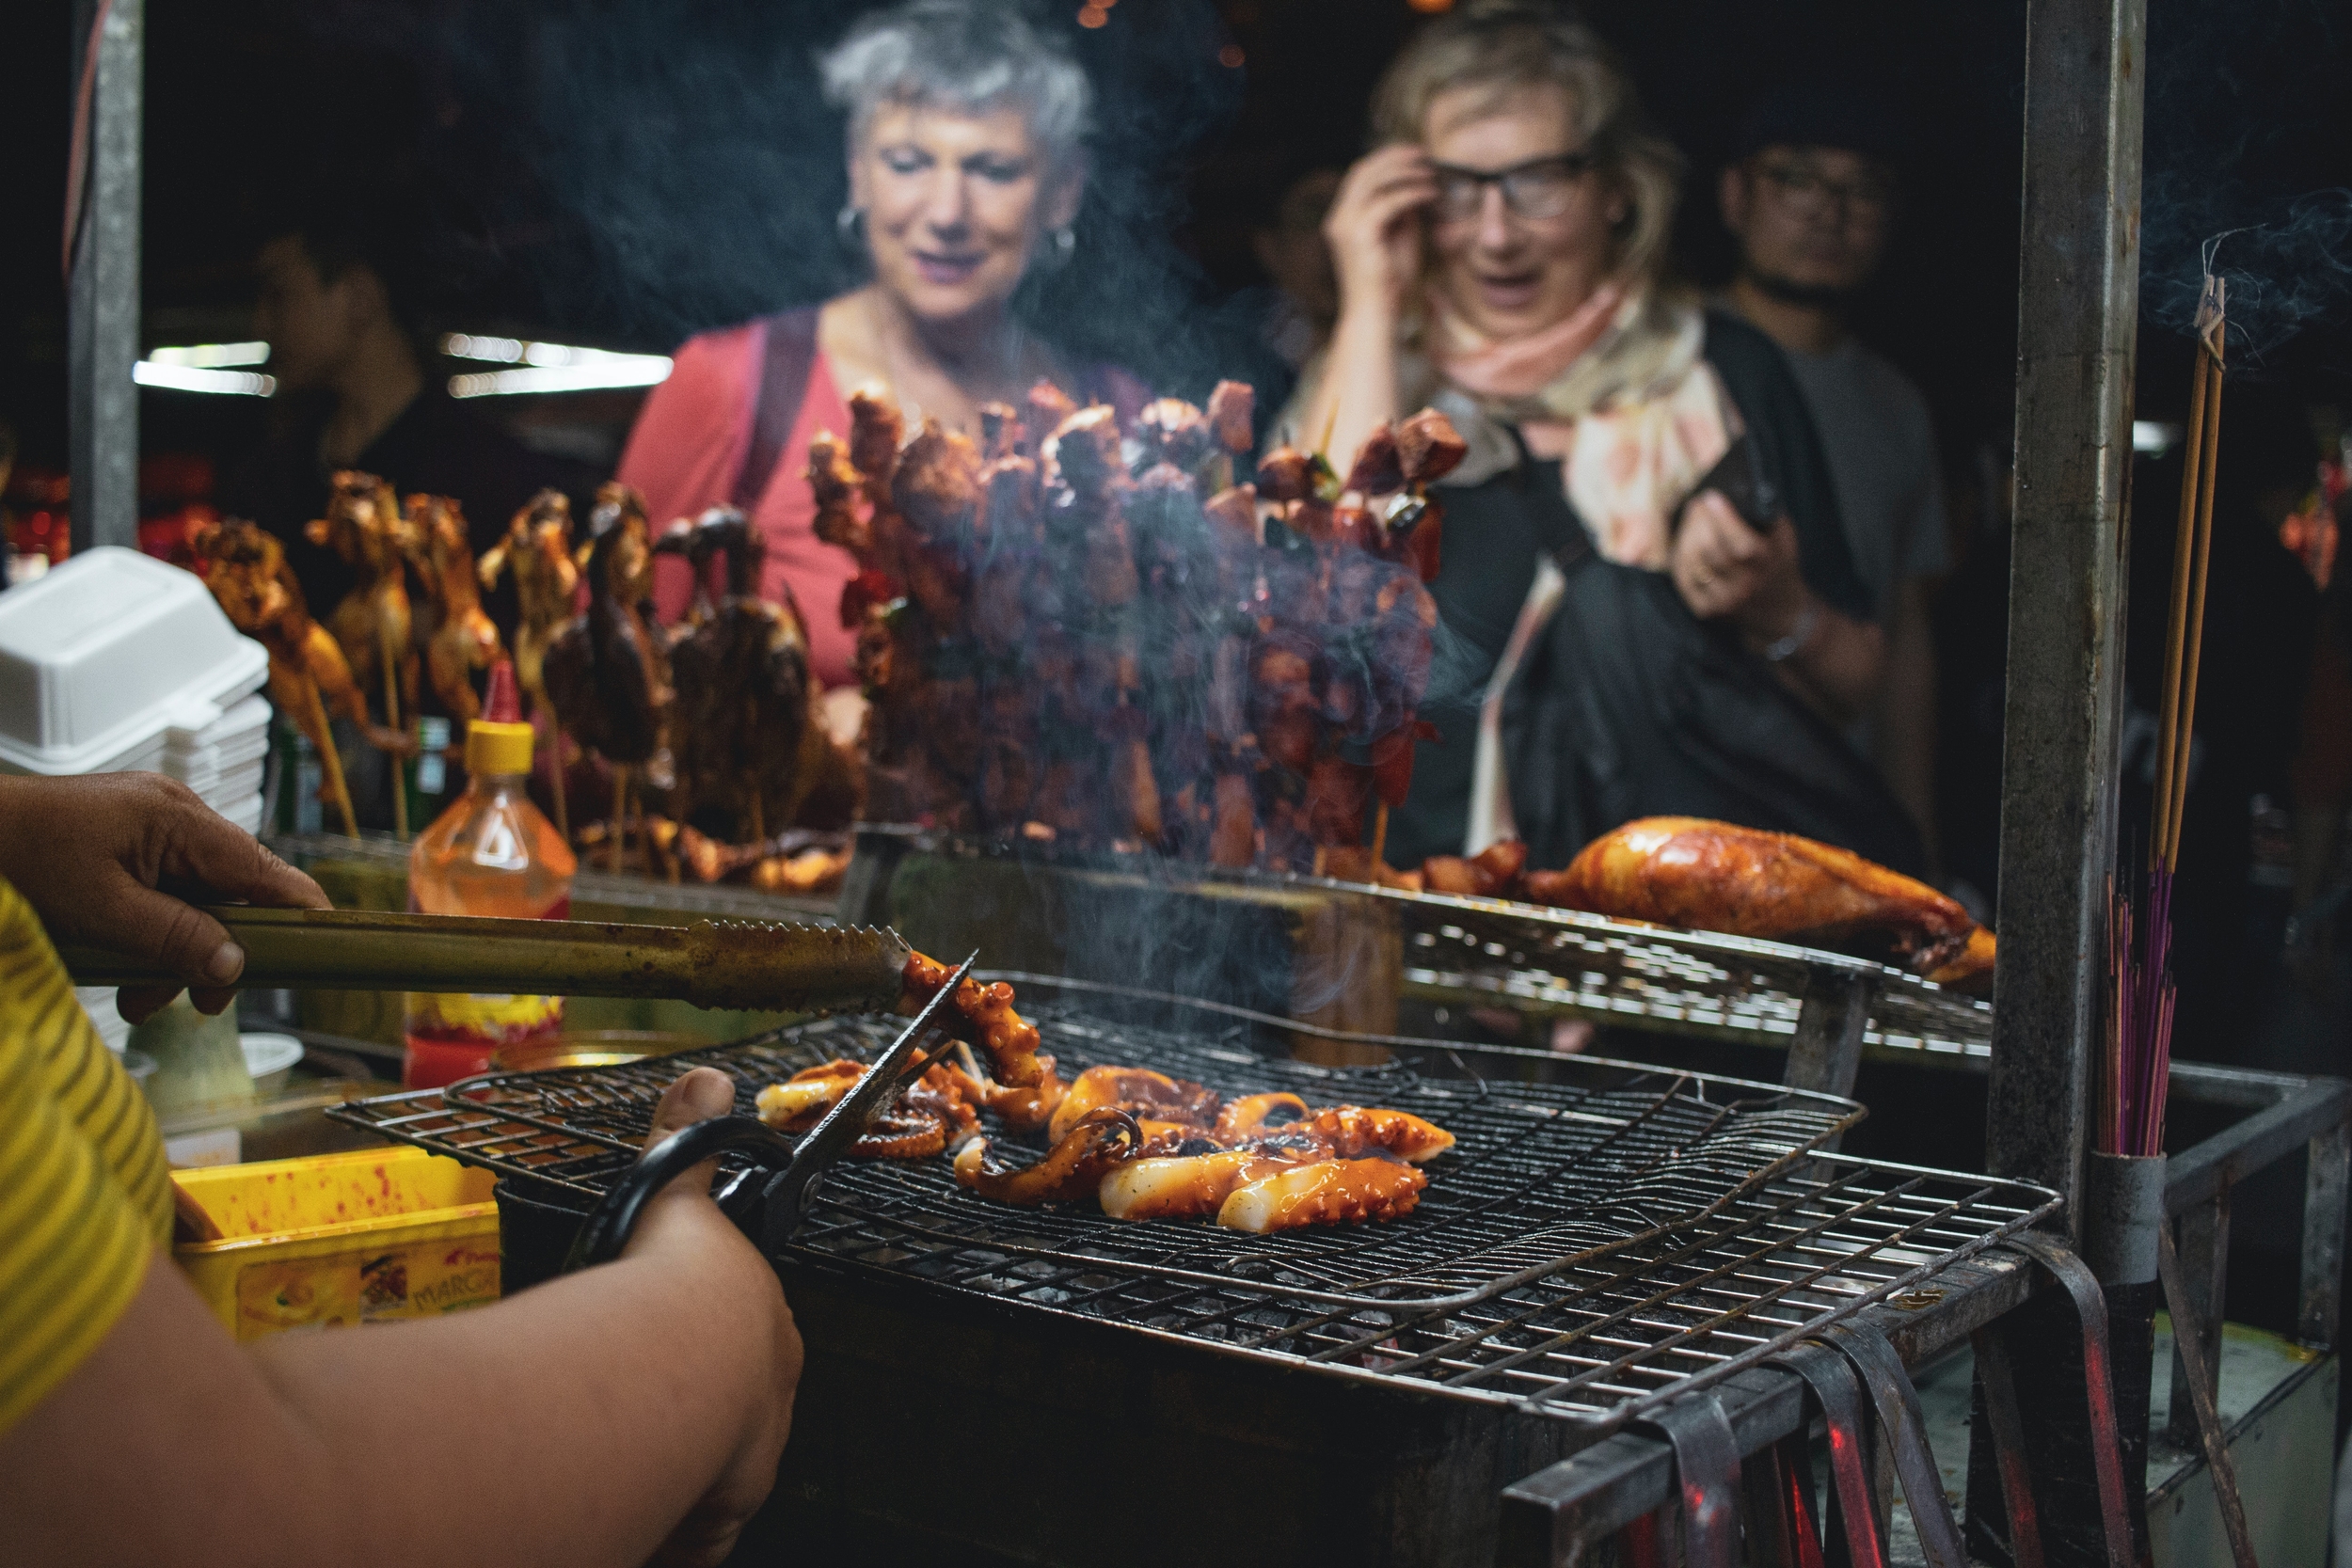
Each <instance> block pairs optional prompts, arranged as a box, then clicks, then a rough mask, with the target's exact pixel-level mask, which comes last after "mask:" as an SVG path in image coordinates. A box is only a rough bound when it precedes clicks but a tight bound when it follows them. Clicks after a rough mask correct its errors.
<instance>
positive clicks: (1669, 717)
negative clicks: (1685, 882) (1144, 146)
mask: <svg viewBox="0 0 2352 1568" xmlns="http://www.w3.org/2000/svg"><path fill="white" fill-rule="evenodd" d="M1373 140H1374V142H1375V150H1374V151H1373V152H1372V153H1370V154H1369V155H1368V156H1366V157H1365V158H1363V159H1362V160H1361V161H1360V162H1359V163H1358V164H1357V165H1356V166H1354V167H1353V168H1352V169H1350V170H1349V171H1348V174H1347V177H1346V179H1345V181H1344V182H1343V184H1342V186H1341V189H1340V194H1339V197H1338V198H1337V200H1336V201H1335V202H1334V204H1333V207H1332V211H1331V214H1330V216H1329V218H1328V219H1327V222H1326V225H1325V234H1326V236H1327V238H1328V239H1329V241H1330V244H1331V249H1332V253H1333V257H1334V261H1335V262H1336V266H1337V270H1338V273H1339V278H1340V293H1341V309H1340V318H1339V322H1338V325H1337V326H1336V328H1335V330H1334V332H1333V335H1332V339H1331V342H1330V346H1329V348H1328V349H1327V351H1326V352H1325V354H1324V355H1323V356H1321V358H1320V359H1318V360H1317V361H1315V362H1313V363H1311V364H1310V365H1309V366H1308V368H1307V371H1306V373H1305V376H1304V378H1303V380H1302V383H1301V385H1300V388H1299V389H1298V392H1297V394H1296V396H1295V398H1294V400H1293V402H1292V404H1291V406H1290V409H1289V410H1288V411H1287V414H1286V419H1287V423H1288V428H1289V431H1290V434H1291V436H1292V437H1293V438H1294V439H1295V440H1297V441H1299V442H1300V443H1301V444H1308V445H1312V446H1315V447H1316V448H1318V449H1320V450H1322V451H1325V452H1327V453H1329V454H1333V455H1335V456H1336V455H1339V454H1344V453H1347V452H1352V451H1355V450H1356V447H1357V445H1358V444H1359V442H1360V441H1361V440H1362V439H1363V438H1364V436H1366V435H1367V434H1368V433H1369V432H1371V431H1372V430H1373V429H1375V428H1376V427H1377V426H1378V425H1379V424H1380V423H1381V421H1383V420H1391V419H1394V418H1396V417H1398V416H1399V415H1400V414H1403V413H1406V412H1409V411H1410V410H1412V409H1414V408H1416V407H1419V406H1421V405H1422V404H1425V403H1428V404H1436V405H1437V406H1438V407H1440V408H1442V409H1444V410H1445V411H1446V412H1447V413H1448V415H1449V416H1450V417H1451V418H1453V419H1454V422H1455V424H1456V425H1457V427H1459V428H1460V429H1461V430H1462V432H1463V433H1464V435H1465V436H1466V437H1467V438H1468V439H1469V440H1470V449H1471V455H1470V461H1469V462H1467V463H1466V464H1465V465H1464V466H1463V467H1462V468H1461V469H1459V470H1457V472H1456V473H1455V474H1454V476H1453V477H1452V479H1450V480H1449V482H1448V486H1449V487H1448V488H1447V490H1446V491H1445V496H1444V499H1445V505H1446V510H1447V521H1446V530H1445V535H1444V551H1443V570H1442V571H1441V572H1440V574H1439V576H1438V579H1437V581H1436V582H1435V583H1434V584H1433V585H1432V589H1433V592H1434V593H1435V594H1436V595H1437V597H1438V603H1439V607H1440V610H1441V613H1442V615H1443V618H1444V622H1445V626H1446V628H1447V630H1448V632H1449V634H1450V636H1449V637H1448V639H1447V642H1448V644H1449V646H1450V648H1451V649H1452V651H1453V654H1454V656H1455V657H1449V659H1447V660H1446V661H1445V665H1441V670H1442V669H1443V668H1445V666H1447V665H1450V666H1452V667H1453V668H1454V680H1453V682H1452V683H1451V684H1452V685H1453V686H1454V688H1455V689H1454V691H1453V693H1452V695H1451V699H1450V700H1447V699H1446V694H1445V693H1443V692H1440V693H1439V699H1440V700H1438V701H1436V702H1434V703H1433V704H1432V705H1431V709H1432V711H1430V712H1429V713H1428V717H1430V718H1432V719H1433V720H1434V721H1435V722H1436V723H1437V725H1438V729H1439V732H1440V736H1439V741H1438V744H1437V745H1436V746H1434V747H1430V748H1427V749H1425V750H1424V752H1423V754H1422V759H1421V762H1420V763H1419V765H1418V766H1417V768H1416V771H1415V778H1414V787H1413V795H1412V798H1411V799H1410V800H1408V801H1407V802H1406V806H1405V808H1404V809H1403V810H1402V811H1401V812H1399V813H1398V814H1397V815H1396V816H1395V817H1393V818H1392V819H1391V830H1390V832H1391V838H1390V842H1391V844H1392V845H1394V846H1395V847H1396V859H1397V860H1398V862H1399V863H1406V864H1409V863H1412V860H1413V859H1414V858H1416V857H1418V856H1420V855H1422V854H1429V853H1458V852H1462V851H1463V850H1464V849H1465V848H1467V849H1469V850H1471V851H1475V850H1476V849H1478V848H1480V847H1483V845H1485V844H1486V843H1488V842H1491V841H1492V840H1494V839H1495V838H1498V837H1502V836H1507V835H1509V834H1512V833H1514V832H1516V833H1518V835H1520V836H1523V837H1525V838H1526V839H1527V840H1528V841H1529V844H1530V846H1531V848H1532V850H1533V852H1534V863H1536V864H1538V865H1556V864H1560V863H1563V862H1564V861H1565V859H1566V857H1567V856H1569V855H1572V854H1573V853H1574V851H1575V850H1576V848H1577V847H1580V846H1581V844H1582V843H1583V842H1585V840H1587V839H1588V838H1590V837H1592V836H1594V835H1596V834H1597V833H1599V832H1605V831H1606V830H1608V829H1609V828H1611V827H1613V826H1615V825H1616V824H1617V823H1618V822H1621V821H1624V820H1626V819H1627V818H1629V817H1631V816H1645V815H1651V814H1656V813H1667V812H1677V813H1680V812H1687V813H1690V814H1692V815H1702V816H1718V817H1724V818H1726V819H1729V820H1735V821H1742V822H1746V823H1749V824H1751V825H1754V826H1759V827H1768V828H1778V829H1784V830H1787V831H1791V832H1805V833H1809V834H1811V835H1813V836H1816V837H1820V838H1825V839H1828V840H1831V841H1833V842H1836V843H1841V844H1845V845H1848V846H1850V847H1853V848H1856V849H1857V850H1860V851H1861V852H1863V853H1866V854H1871V855H1873V856H1874V857H1875V858H1879V859H1883V860H1887V861H1891V862H1894V863H1906V862H1909V863H1916V861H1917V858H1918V853H1917V845H1916V834H1915V832H1913V831H1911V830H1910V829H1909V828H1908V827H1907V825H1906V824H1905V823H1904V821H1903V819H1902V816H1901V813H1900V809H1899V807H1896V806H1895V805H1894V804H1893V802H1892V800H1891V799H1889V798H1887V797H1886V796H1885V791H1884V790H1883V786H1880V785H1878V784H1877V783H1876V781H1875V777H1874V776H1873V775H1872V774H1871V773H1870V771H1869V769H1868V767H1867V763H1864V762H1863V761H1862V760H1861V758H1860V757H1859V756H1858V754H1856V753H1854V752H1852V751H1851V747H1849V746H1847V745H1846V744H1845V742H1844V741H1843V740H1842V738H1841V737H1840V736H1838V735H1837V733H1836V727H1835V726H1836V724H1838V723H1842V722H1843V721H1847V720H1849V719H1851V716H1852V715H1854V714H1855V713H1857V712H1859V711H1860V710H1861V709H1862V708H1863V706H1864V705H1866V704H1867V701H1868V700H1869V698H1870V696H1871V695H1872V693H1873V691H1874V689H1875V687H1876V684H1877V681H1878V678H1879V672H1880V667H1881V665H1882V663H1883V655H1884V643H1883V638H1882V636H1881V635H1880V633H1879V630H1878V628H1877V627H1876V626H1872V625H1870V624H1869V623H1868V621H1867V619H1866V610H1865V605H1864V596H1863V593H1862V590H1861V587H1860V584H1859V583H1858V581H1857V580H1856V578H1855V575H1854V571H1853V566H1852V562H1851V559H1850V558H1849V556H1848V555H1847V551H1846V546H1845V542H1844V539H1843V537H1842V534H1841V532H1840V531H1839V528H1838V523H1837V515H1836V506H1835V503H1834V501H1833V500H1832V499H1831V494H1830V487H1829V480H1828V476H1827V471H1826V469H1825V467H1824V466H1823V462H1822V458H1821V454H1820V449H1819V446H1818V443H1817V441H1816V438H1815V436H1814V433H1813V428H1812V425H1811V422H1810V420H1808V418H1807V417H1806V415H1805V412H1804V405H1803V404H1802V402H1801V401H1800V398H1799V394H1798V391H1797V388H1796V387H1795V385H1794V383H1793V382H1792V381H1791V380H1790V378H1789V375H1788V371H1787V369H1786V366H1785V365H1784V364H1783V362H1782V361H1781V359H1780V357H1779V356H1778V352H1777V351H1776V350H1775V349H1774V348H1773V347H1772V344H1771V342H1770V341H1769V340H1767V339H1765V338H1764V337H1762V336H1761V335H1760V334H1758V333H1757V332H1756V331H1755V330H1754V329H1753V328H1750V327H1747V326H1745V325H1742V324H1740V323H1739V322H1737V321H1734V320H1732V319H1730V318H1728V317H1725V316H1721V315H1716V314H1712V313H1710V312H1708V311H1706V310H1705V309H1702V307H1701V306H1700V304H1699V303H1698V301H1697V300H1696V299H1695V297H1693V296H1692V295H1691V294H1690V293H1687V292H1686V291H1684V290H1682V289H1679V288H1677V287H1676V286H1675V285H1673V284H1672V283H1671V282H1670V280H1669V279H1668V277H1667V275H1666V273H1667V269H1666V252H1667V245H1668V240H1669V235H1670V232H1671V230H1672V226H1673V221H1674V209H1675V203H1676V200H1677V195H1678V192H1679V187H1680V180H1681V172H1682V160H1681V157H1680V155H1679V154H1678V153H1677V151H1676V150H1675V149H1674V147H1673V146H1672V145H1671V144H1670V143H1668V142H1667V141H1666V140H1664V139H1663V138H1662V137H1661V135H1658V134H1657V133H1656V132H1655V131H1653V130H1652V129H1650V128H1649V126H1648V123H1647V121H1646V120H1645V117H1644V115H1643V112H1642V108H1641V104H1640V103H1639V101H1638V99H1637V98H1636V96H1635V94H1634V91H1633V88H1632V87H1631V86H1630V84H1629V82H1628V81H1627V80H1626V78H1625V75H1624V73H1623V71H1621V69H1620V68H1619V67H1618V65H1617V64H1616V62H1615V60H1614V58H1613V56H1612V55H1611V54H1610V52H1609V51H1608V50H1607V48H1606V47H1605V46H1604V45H1603V44H1602V43H1601V42H1600V41H1599V40H1598V39H1597V38H1596V37H1595V36H1594V35H1593V34H1592V32H1591V31H1590V30H1589V29H1587V28H1586V27H1585V26H1583V25H1582V24H1581V23H1578V22H1576V21H1574V20H1573V19H1572V18H1570V17H1569V16H1568V15H1566V14H1565V12H1563V11H1560V10H1558V9H1555V8H1551V7H1549V6H1546V5H1542V4H1537V3H1533V0H1470V3H1468V4H1466V5H1464V6H1462V7H1461V8H1458V9H1457V10H1455V11H1453V12H1451V13H1449V14H1448V15H1446V16H1443V17H1441V18H1439V19H1438V20H1437V21H1435V22H1433V23H1432V24H1429V25H1428V26H1427V27H1426V28H1424V29H1423V30H1422V32H1421V33H1420V34H1418V35H1417V36H1416V37H1415V38H1414V40H1412V41H1411V42H1410V43H1409V44H1408V45H1407V46H1406V49H1405V51H1404V53H1403V54H1402V55H1399V57H1398V58H1397V60H1396V61H1395V62H1394V63H1393V64H1392V65H1391V67H1390V69H1389V71H1388V72H1387V74H1386V75H1385V76H1384V78H1383V79H1382V81H1381V84H1380V86H1379V88H1378V91H1377V93H1376V95H1375V103H1374V111H1373ZM1727 455H1728V461H1727V462H1726V458H1727ZM1750 480H1753V481H1756V483H1747V481H1750ZM1743 511H1744V513H1745V515H1743ZM1445 684H1447V683H1446V682H1445V681H1444V680H1443V678H1442V677H1441V679H1440V685H1441V686H1442V685H1445Z"/></svg>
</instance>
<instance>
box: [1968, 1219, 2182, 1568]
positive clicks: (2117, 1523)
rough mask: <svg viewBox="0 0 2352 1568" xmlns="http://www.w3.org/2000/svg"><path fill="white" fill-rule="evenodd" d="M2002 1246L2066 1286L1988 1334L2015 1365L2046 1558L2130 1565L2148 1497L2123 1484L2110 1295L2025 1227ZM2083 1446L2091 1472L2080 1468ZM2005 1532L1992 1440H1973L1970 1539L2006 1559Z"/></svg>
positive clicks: (2084, 1567) (2061, 1249)
mask: <svg viewBox="0 0 2352 1568" xmlns="http://www.w3.org/2000/svg"><path fill="white" fill-rule="evenodd" d="M2002 1244H2003V1245H2004V1246H2009V1247H2013V1248H2015V1249H2016V1250H2018V1251H2019V1252H2022V1253H2025V1254H2026V1256H2028V1257H2030V1258H2032V1259H2034V1261H2035V1262H2037V1263H2039V1264H2041V1265H2042V1267H2043V1268H2044V1269H2045V1270H2047V1271H2048V1272H2049V1273H2050V1274H2051V1275H2054V1276H2055V1277H2056V1278H2057V1280H2058V1284H2059V1286H2060V1287H2061V1288H2062V1291H2063V1295H2062V1297H2061V1296H2053V1295H2049V1294H2038V1295H2036V1296H2035V1297H2034V1298H2033V1299H2032V1300H2030V1301H2028V1302H2026V1304H2025V1306H2023V1307H2019V1308H2018V1309H2017V1310H2016V1311H2014V1312H2012V1313H2010V1315H2009V1316H2008V1317H2006V1318H2004V1319H2002V1320H2001V1321H2000V1322H1999V1323H1995V1324H1994V1325H1993V1326H1992V1327H1991V1328H1989V1329H1987V1330H1986V1331H1985V1332H1986V1333H1988V1334H1993V1335H1998V1336H1999V1337H2000V1338H2001V1348H2002V1350H2003V1351H2004V1353H2005V1354H2006V1359H2007V1361H2008V1364H2009V1366H2010V1369H2011V1374H2012V1375H2011V1386H2012V1388H2013V1389H2014V1391H2015V1393H2016V1395H2017V1408H2018V1414H2019V1418H2020V1422H2019V1424H2020V1426H2021V1428H2022V1430H2023V1432H2024V1433H2025V1436H2026V1457H2027V1468H2028V1469H2029V1471H2030V1472H2031V1474H2032V1475H2033V1476H2034V1477H2035V1478H2036V1480H2037V1481H2039V1482H2040V1490H2039V1492H2038V1495H2037V1497H2036V1506H2035V1516H2036V1520H2037V1522H2038V1523H2039V1525H2040V1526H2041V1545H2042V1557H2043V1560H2044V1561H2045V1562H2047V1563H2048V1564H2049V1565H2050V1568H2132V1565H2133V1561H2134V1551H2133V1537H2132V1528H2131V1510H2132V1509H2134V1508H2136V1507H2137V1508H2140V1509H2142V1510H2143V1511H2144V1509H2145V1507H2146V1502H2145V1498H2144V1497H2141V1498H2133V1497H2129V1496H2128V1489H2127V1487H2126V1485H2125V1482H2124V1474H2123V1456H2122V1447H2121V1444H2120V1442H2119V1440H2118V1433H2117V1423H2116V1407H2115V1384H2114V1379H2113V1376H2112V1371H2111V1369H2110V1366H2109V1362H2108V1354H2107V1351H2108V1347H2107V1312H2106V1297H2105V1295H2104V1294H2103V1293H2102V1292H2101V1291H2100V1289H2099V1282H2098V1281H2097V1280H2096V1279H2094V1278H2093V1277H2091V1274H2090V1269H2089V1268H2087V1267H2085V1266H2084V1264H2083V1262H2082V1261H2081V1259H2077V1258H2076V1257H2075V1256H2074V1254H2073V1253H2072V1252H2070V1251H2068V1250H2067V1249H2066V1247H2065V1246H2063V1245H2062V1244H2060V1243H2058V1241H2057V1240H2056V1239H2055V1238H2053V1237H2050V1236H2046V1235H2044V1234H2042V1232H2040V1231H2026V1232H2024V1233H2022V1234H2019V1235H2016V1236H2012V1237H2010V1239H2009V1240H2008V1241H2006V1242H2004V1243H2002ZM2070 1330H2071V1331H2072V1332H2071V1333H2070V1332H2069V1331H2070ZM2077 1388H2079V1389H2081V1390H2082V1394H2081V1396H2080V1397H2077V1396H2076V1395H2075V1393H2074V1390H2075V1389H2077ZM1991 1424H1992V1423H1991V1419H1990V1418H1989V1416H1988V1414H1987V1412H1986V1409H1985V1403H1984V1389H1983V1386H1982V1378H1981V1374H1979V1386H1978V1388H1977V1396H1976V1408H1975V1410H1974V1411H1973V1412H1972V1416H1971V1429H1972V1431H1974V1432H1978V1433H1989V1432H1990V1428H1991ZM2085 1449H2089V1450H2090V1462H2091V1470H2092V1475H2091V1476H2090V1477H2089V1478H2086V1477H2085V1476H2084V1475H2083V1473H2082V1455H2083V1451H2084V1450H2085ZM2086 1480H2088V1481H2090V1485H2088V1486H2086V1485H2085V1484H2084V1483H2085V1481H2086ZM2009 1533H2010V1531H2009V1527H2008V1523H2007V1515H2006V1513H2005V1511H2004V1504H2003V1499H2002V1496H2001V1487H2000V1478H1999V1467H1998V1462H1997V1460H1996V1458H1995V1456H1994V1445H1993V1444H1991V1443H1979V1442H1972V1443H1971V1444H1970V1448H1969V1455H1968V1536H1969V1541H1970V1544H1971V1545H1972V1547H1973V1548H1974V1550H1975V1551H1976V1552H1977V1554H1978V1555H1979V1557H1980V1558H1982V1559H1984V1560H1987V1561H1990V1562H1996V1563H2008V1562H2010V1561H2012V1560H2013V1559H2012V1558H2011V1557H2010V1550H2009V1544H2008V1541H2009Z"/></svg>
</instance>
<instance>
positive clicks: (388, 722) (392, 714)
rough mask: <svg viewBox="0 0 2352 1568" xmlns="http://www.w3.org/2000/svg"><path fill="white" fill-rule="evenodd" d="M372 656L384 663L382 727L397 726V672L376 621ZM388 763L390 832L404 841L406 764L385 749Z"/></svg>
mask: <svg viewBox="0 0 2352 1568" xmlns="http://www.w3.org/2000/svg"><path fill="white" fill-rule="evenodd" d="M375 651H376V657H378V658H380V659H382V660H383V663H384V727H385V728H386V729H388V730H397V729H399V728H400V675H399V673H398V671H397V670H396V669H395V668H394V657H393V655H394V649H393V643H392V640H391V639H390V638H389V636H387V635H386V634H385V631H384V628H383V627H382V626H380V625H379V626H377V628H376V634H375ZM389 758H390V761H391V765H392V834H393V836H394V837H396V838H398V839H399V840H400V841H401V842H402V843H403V844H405V843H407V842H408V787H407V785H408V781H407V772H408V768H407V766H406V764H405V763H404V762H403V761H402V759H401V755H400V753H399V752H390V753H389Z"/></svg>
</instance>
